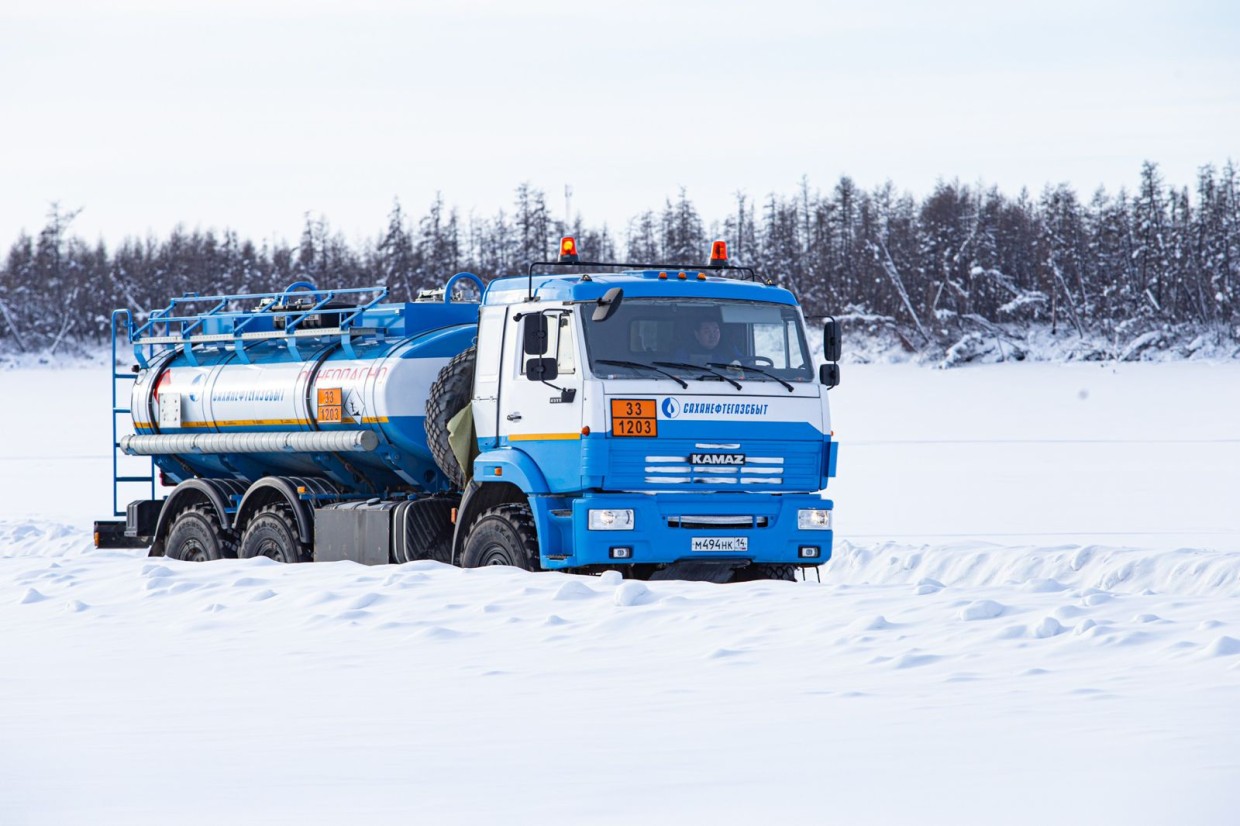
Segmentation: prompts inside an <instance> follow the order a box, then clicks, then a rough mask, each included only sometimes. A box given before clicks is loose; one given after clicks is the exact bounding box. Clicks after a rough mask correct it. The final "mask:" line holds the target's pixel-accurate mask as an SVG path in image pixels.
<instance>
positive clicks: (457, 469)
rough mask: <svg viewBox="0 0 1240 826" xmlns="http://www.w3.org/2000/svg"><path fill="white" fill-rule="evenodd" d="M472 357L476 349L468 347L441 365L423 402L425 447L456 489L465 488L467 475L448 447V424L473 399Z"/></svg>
mask: <svg viewBox="0 0 1240 826" xmlns="http://www.w3.org/2000/svg"><path fill="white" fill-rule="evenodd" d="M476 356H477V348H474V347H470V348H469V349H468V350H465V351H464V352H462V353H460V354H458V355H457V356H456V357H455V358H453V359H452V361H450V362H448V363H447V364H445V365H444V367H443V369H442V370H440V371H439V375H438V377H436V379H435V383H434V384H432V385H431V394H430V396H429V397H428V398H427V400H426V443H427V445H428V446H429V447H430V449H431V455H432V456H434V457H435V464H437V465H439V469H440V470H442V471H443V473H444V476H447V477H448V478H449V479H450V480H452V484H453V485H454V486H455V487H456V488H458V489H460V488H464V487H465V483H466V482H467V481H468V480H469V473H468V471H467V470H466V469H464V468H462V467H461V465H460V463H459V462H458V461H457V460H456V455H455V454H453V452H452V446H451V445H450V444H448V422H449V421H451V420H452V417H453V416H455V415H456V414H457V413H460V412H461V411H462V410H464V409H465V406H466V405H467V404H469V403H470V400H471V399H472V398H473V395H474V364H475V362H476Z"/></svg>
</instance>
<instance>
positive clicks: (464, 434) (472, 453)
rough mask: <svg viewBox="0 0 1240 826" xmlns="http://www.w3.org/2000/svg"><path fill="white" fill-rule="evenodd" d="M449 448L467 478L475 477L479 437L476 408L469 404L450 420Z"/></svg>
mask: <svg viewBox="0 0 1240 826" xmlns="http://www.w3.org/2000/svg"><path fill="white" fill-rule="evenodd" d="M448 446H449V447H451V448H452V455H453V456H454V457H456V463H457V464H458V465H460V466H461V470H462V471H464V472H465V478H466V479H468V478H469V477H470V476H472V475H473V471H474V458H475V457H476V456H477V455H478V437H477V436H476V435H475V433H474V406H473V405H472V404H467V405H465V406H464V407H462V408H461V411H460V412H459V413H457V414H456V415H455V416H453V417H452V418H451V419H449V420H448Z"/></svg>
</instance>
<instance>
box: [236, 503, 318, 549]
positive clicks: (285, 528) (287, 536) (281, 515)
mask: <svg viewBox="0 0 1240 826" xmlns="http://www.w3.org/2000/svg"><path fill="white" fill-rule="evenodd" d="M239 555H240V557H241V558H242V559H252V558H254V557H256V556H265V557H267V558H268V559H274V560H275V561H276V562H309V561H310V551H309V549H307V548H306V546H305V545H303V544H301V537H300V536H298V535H297V523H296V522H295V521H294V520H293V514H292V512H290V511H289V509H288V505H286V504H284V503H283V502H278V503H274V504H271V505H266V506H265V507H262V508H260V509H259V511H258V513H256V514H254V518H253V519H251V520H250V524H248V525H246V526H245V533H243V534H242V535H241V549H240V553H239Z"/></svg>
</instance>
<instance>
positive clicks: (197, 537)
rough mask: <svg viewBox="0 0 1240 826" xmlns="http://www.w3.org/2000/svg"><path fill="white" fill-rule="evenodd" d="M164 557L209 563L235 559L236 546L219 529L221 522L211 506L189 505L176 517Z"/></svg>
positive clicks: (165, 545)
mask: <svg viewBox="0 0 1240 826" xmlns="http://www.w3.org/2000/svg"><path fill="white" fill-rule="evenodd" d="M164 549H165V550H164V556H166V557H168V558H169V559H180V560H183V561H185V562H208V561H210V560H212V559H226V558H232V557H235V556H236V555H237V542H236V540H235V539H233V538H232V536H231V535H230V534H229V533H228V532H227V531H224V530H222V529H221V528H220V520H219V518H218V517H216V515H215V510H214V509H213V508H212V507H211V506H210V505H191V506H190V507H188V508H186V509H185V510H183V511H181V512H180V513H178V514H177V515H176V518H175V519H174V520H173V522H172V529H171V530H169V531H168V539H167V540H166V542H165V544H164Z"/></svg>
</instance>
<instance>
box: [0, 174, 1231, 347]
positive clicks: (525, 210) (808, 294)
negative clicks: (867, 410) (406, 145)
mask: <svg viewBox="0 0 1240 826" xmlns="http://www.w3.org/2000/svg"><path fill="white" fill-rule="evenodd" d="M76 214H77V213H76V212H73V211H66V210H64V209H62V208H61V207H60V206H59V205H55V204H54V205H53V206H52V208H51V210H50V212H49V215H48V219H47V223H46V225H45V226H44V227H43V228H42V229H41V230H40V231H39V232H38V234H37V235H33V236H32V235H30V234H28V233H25V232H23V233H22V234H20V235H19V236H18V238H17V239H16V240H15V241H14V242H13V243H12V244H11V246H10V247H9V250H8V254H7V256H6V257H5V258H4V260H3V266H2V267H0V349H9V350H13V349H16V350H25V351H32V350H51V351H56V350H57V349H60V348H80V347H87V346H91V345H93V344H95V343H97V342H99V341H102V340H106V338H107V336H108V330H109V324H110V315H111V311H112V310H113V309H115V308H117V307H129V308H134V309H151V308H156V307H160V306H163V305H166V304H167V302H168V300H169V299H170V298H171V297H172V296H178V295H182V294H183V293H186V292H195V293H198V294H200V295H208V294H213V293H214V294H219V293H253V292H268V291H276V290H280V289H283V288H284V287H285V286H287V285H288V284H290V283H293V282H296V281H303V280H308V281H312V282H314V283H315V284H317V285H318V286H320V287H360V286H371V285H376V284H377V285H383V286H386V287H387V288H388V289H389V290H390V291H391V294H392V296H393V298H394V299H395V300H406V299H410V300H411V299H412V298H413V297H415V296H416V295H417V294H418V291H419V290H422V289H426V288H433V287H437V286H440V285H442V284H443V282H444V281H446V280H447V278H448V277H450V276H451V275H453V274H455V273H457V272H460V271H469V272H474V273H477V274H479V275H481V276H483V277H484V278H491V277H494V276H496V275H501V274H512V273H523V272H525V268H526V266H527V264H528V262H531V261H542V260H547V259H548V257H549V256H550V255H551V254H552V253H553V251H554V249H555V241H556V239H557V237H558V236H559V235H562V234H571V235H575V236H576V237H577V241H578V246H579V248H580V249H581V250H582V251H583V252H584V253H585V254H586V257H587V258H589V259H590V260H601V261H607V260H624V261H631V262H644V261H650V262H684V263H685V264H689V265H694V266H701V265H703V264H704V263H705V261H704V259H705V257H706V254H707V252H708V250H709V243H710V241H711V240H712V239H714V238H716V237H718V238H724V239H726V240H728V241H729V242H730V244H729V247H730V252H731V255H732V263H733V264H738V265H745V266H750V267H754V268H755V269H756V270H757V271H758V272H759V273H761V274H762V275H763V276H764V277H766V278H769V279H770V280H772V281H774V282H775V283H779V284H782V285H784V286H786V287H788V288H790V289H792V290H793V291H794V292H795V293H796V294H797V295H798V296H799V297H800V299H801V301H802V302H803V304H804V305H805V308H806V309H805V312H806V314H807V315H811V316H823V315H828V314H830V315H834V316H836V317H838V318H841V319H843V320H844V321H845V323H846V325H848V326H849V327H851V328H852V329H853V330H857V331H866V332H869V333H873V334H878V333H882V332H886V333H891V334H894V335H895V336H897V337H898V339H899V340H900V341H901V342H903V343H904V345H905V346H907V347H908V348H909V349H926V350H928V349H934V348H939V349H942V348H945V347H948V346H949V345H951V343H952V342H954V341H959V340H960V338H961V336H962V335H967V334H969V333H970V332H971V331H992V332H993V331H995V330H999V329H1013V328H1015V329H1019V328H1020V327H1021V326H1022V325H1030V324H1044V325H1049V326H1050V328H1051V329H1052V330H1053V331H1063V332H1066V333H1068V334H1079V335H1081V336H1084V335H1086V334H1101V335H1106V336H1110V335H1116V336H1120V335H1124V336H1129V337H1135V336H1139V335H1141V334H1147V333H1148V332H1149V331H1150V330H1156V329H1162V330H1169V329H1198V328H1210V329H1214V330H1216V331H1218V332H1219V334H1221V335H1227V336H1233V337H1234V336H1237V335H1238V334H1237V333H1236V332H1235V330H1236V327H1235V325H1236V323H1237V322H1240V303H1238V301H1240V175H1238V173H1237V169H1236V167H1235V165H1234V164H1233V163H1231V162H1228V163H1227V164H1226V165H1225V166H1223V167H1222V169H1221V170H1219V169H1216V168H1214V167H1212V166H1206V167H1203V168H1202V169H1201V170H1199V173H1198V175H1197V180H1196V182H1195V184H1194V186H1192V187H1191V188H1190V187H1187V186H1185V187H1176V186H1172V185H1168V184H1167V183H1166V182H1165V181H1164V180H1163V178H1162V175H1161V173H1160V172H1159V169H1158V167H1157V165H1156V164H1154V163H1150V162H1147V163H1145V164H1144V165H1143V166H1142V168H1141V171H1140V175H1139V180H1138V182H1137V185H1136V188H1135V189H1134V190H1132V191H1131V192H1129V191H1128V190H1127V189H1122V190H1120V191H1119V192H1118V193H1116V194H1111V193H1108V192H1106V191H1105V190H1104V189H1099V190H1097V191H1096V192H1094V193H1093V194H1092V195H1091V196H1090V197H1089V198H1088V199H1083V198H1082V197H1080V196H1079V195H1078V194H1077V193H1076V192H1075V191H1074V190H1073V189H1072V188H1071V187H1069V186H1068V185H1066V184H1060V185H1055V186H1047V187H1045V188H1044V189H1043V190H1042V192H1041V194H1040V195H1038V196H1037V197H1033V196H1031V195H1030V194H1029V193H1028V192H1026V191H1022V192H1020V193H1019V194H1017V195H1016V196H1015V197H1011V196H1008V195H1005V194H1003V193H1001V192H999V191H998V189H997V188H996V187H993V186H986V185H970V184H962V183H960V182H958V181H952V182H940V183H939V184H938V185H937V186H935V188H934V190H933V191H932V192H931V193H930V194H928V195H926V196H925V197H922V198H920V199H918V198H915V197H914V196H912V195H910V194H908V193H906V192H901V191H898V190H897V189H896V188H895V186H894V185H893V184H891V183H885V184H883V185H881V186H878V187H876V188H874V189H872V190H863V189H861V188H860V187H858V186H857V185H856V184H855V183H854V182H853V181H852V180H851V179H850V178H847V177H843V178H841V179H840V180H839V181H838V182H836V183H835V185H834V186H832V187H831V188H830V189H828V190H825V191H824V190H821V189H818V188H815V187H812V186H811V185H810V183H809V181H808V180H805V179H803V180H802V182H801V185H800V187H799V188H798V189H797V190H796V191H795V192H793V193H791V194H774V193H772V194H770V195H767V196H766V197H765V198H764V199H761V200H757V199H752V198H750V197H749V196H747V195H746V194H744V193H737V195H736V196H735V203H734V206H733V208H732V209H731V210H730V214H728V215H723V216H714V217H713V218H712V219H711V220H709V221H708V220H707V219H704V218H703V217H702V216H701V214H700V213H699V212H698V210H697V209H696V207H695V206H694V204H693V202H692V201H691V200H690V198H689V196H688V194H687V193H686V192H685V191H684V190H683V189H682V190H681V191H680V193H679V195H678V196H677V197H676V198H675V199H667V200H666V202H665V203H664V204H663V205H662V207H661V208H659V209H652V210H647V211H645V212H642V213H641V214H639V215H636V216H634V217H633V218H632V219H631V220H630V221H629V222H628V224H627V225H626V226H624V227H620V228H611V227H608V226H607V225H606V224H603V225H590V224H587V223H585V222H584V221H583V219H582V218H581V217H580V216H573V217H571V219H569V220H566V219H565V217H564V216H556V215H554V214H553V213H552V211H551V209H550V207H549V206H548V204H547V199H546V196H545V193H543V192H542V191H541V190H539V189H537V188H535V187H533V186H531V185H529V184H522V185H520V186H518V187H517V189H516V192H515V197H514V201H513V204H512V206H511V208H509V209H503V210H500V211H499V212H497V213H496V214H494V215H491V216H477V215H475V214H473V213H470V214H468V215H464V216H463V215H462V213H461V212H460V210H459V209H458V208H456V207H455V206H450V205H449V204H447V203H446V202H445V201H444V199H443V197H442V196H436V198H435V199H434V200H433V201H432V203H431V204H430V205H429V207H428V208H427V210H426V211H425V213H423V214H421V215H410V214H408V213H407V212H406V211H405V209H404V207H403V206H402V205H401V204H400V203H399V201H397V202H395V203H394V204H393V206H392V209H391V211H390V213H389V215H388V219H387V225H386V227H384V228H383V229H382V231H380V232H379V233H377V234H376V235H375V236H374V237H373V238H372V239H369V240H365V241H361V242H355V243H350V242H348V241H347V240H346V239H345V238H344V236H343V235H342V234H341V233H340V232H338V231H335V230H333V229H332V227H331V226H330V225H329V223H328V221H327V220H326V219H324V218H322V217H317V216H312V215H307V216H306V221H305V226H304V229H303V231H302V233H301V237H300V238H299V239H298V240H297V241H296V242H283V241H264V242H262V243H258V244H256V243H255V242H254V241H252V240H250V239H248V238H243V237H241V236H240V235H239V234H238V233H236V232H235V231H233V230H223V231H216V230H210V229H208V230H197V229H195V230H188V229H185V228H183V227H177V228H176V229H174V230H172V232H171V233H170V234H169V235H168V236H167V237H164V238H156V237H147V238H127V239H125V240H123V241H122V242H120V244H119V245H118V246H116V247H115V249H109V248H108V247H107V246H106V245H105V244H104V243H103V242H102V241H99V242H95V243H93V244H92V243H89V242H87V241H85V240H84V239H82V238H81V237H79V236H78V235H75V234H74V233H73V231H72V225H73V219H74V218H75V216H76Z"/></svg>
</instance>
